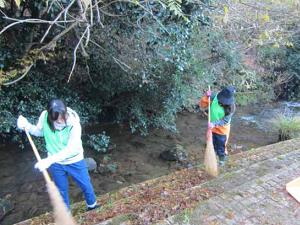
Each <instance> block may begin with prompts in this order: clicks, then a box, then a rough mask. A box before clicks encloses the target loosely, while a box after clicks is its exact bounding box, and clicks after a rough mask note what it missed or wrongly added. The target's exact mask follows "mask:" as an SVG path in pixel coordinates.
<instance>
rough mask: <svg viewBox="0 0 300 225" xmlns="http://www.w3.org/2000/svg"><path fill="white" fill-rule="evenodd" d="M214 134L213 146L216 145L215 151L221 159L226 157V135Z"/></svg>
mask: <svg viewBox="0 0 300 225" xmlns="http://www.w3.org/2000/svg"><path fill="white" fill-rule="evenodd" d="M212 134H213V144H214V149H215V152H216V153H217V155H218V156H219V157H224V156H225V144H226V139H227V137H226V135H222V134H216V133H212Z"/></svg>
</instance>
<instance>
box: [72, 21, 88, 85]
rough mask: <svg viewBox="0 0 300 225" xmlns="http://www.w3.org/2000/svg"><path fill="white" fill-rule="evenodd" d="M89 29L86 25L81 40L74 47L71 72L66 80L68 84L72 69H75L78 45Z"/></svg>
mask: <svg viewBox="0 0 300 225" xmlns="http://www.w3.org/2000/svg"><path fill="white" fill-rule="evenodd" d="M89 27H90V25H88V26H87V27H86V29H85V31H84V32H83V34H82V36H81V38H80V39H79V41H78V43H77V45H76V47H75V49H74V51H73V65H72V69H71V72H70V74H69V78H68V81H67V83H69V82H70V79H71V77H72V74H73V71H74V69H75V65H76V60H77V55H76V54H77V49H78V47H79V45H80V43H81V41H82V39H83V37H84V36H85V34H86V32H87V31H88V29H89Z"/></svg>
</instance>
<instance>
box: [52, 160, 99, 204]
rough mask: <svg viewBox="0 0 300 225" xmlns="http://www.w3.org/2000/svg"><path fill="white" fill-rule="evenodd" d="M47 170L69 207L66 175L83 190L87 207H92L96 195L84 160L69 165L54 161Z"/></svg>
mask: <svg viewBox="0 0 300 225" xmlns="http://www.w3.org/2000/svg"><path fill="white" fill-rule="evenodd" d="M49 171H50V173H51V175H52V179H53V180H54V183H55V184H56V186H57V188H58V190H59V192H60V194H61V196H62V198H63V200H64V202H65V203H66V205H67V207H68V208H69V209H70V201H69V194H68V190H69V183H68V176H71V177H72V178H73V180H74V181H75V182H76V184H77V185H78V186H79V187H80V188H81V190H82V191H83V194H84V197H85V201H86V203H87V206H88V207H94V206H95V205H96V196H95V193H94V189H93V186H92V184H91V179H90V176H89V173H88V170H87V165H86V163H85V161H84V160H81V161H79V162H76V163H72V164H69V165H62V164H58V163H54V164H52V165H51V166H50V168H49Z"/></svg>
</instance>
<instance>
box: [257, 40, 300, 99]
mask: <svg viewBox="0 0 300 225" xmlns="http://www.w3.org/2000/svg"><path fill="white" fill-rule="evenodd" d="M293 43H294V47H286V46H281V47H279V48H274V47H273V46H264V47H262V48H260V49H259V58H260V61H261V63H262V65H264V66H265V67H266V69H267V70H268V71H269V75H268V76H266V77H265V80H266V82H268V83H269V84H271V85H273V87H274V89H275V93H276V96H277V98H279V99H282V98H283V99H287V100H297V99H299V98H300V86H299V84H300V76H299V74H300V66H299V60H300V51H299V49H300V48H299V47H300V45H299V39H297V38H295V39H294V41H293Z"/></svg>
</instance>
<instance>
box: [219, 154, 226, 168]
mask: <svg viewBox="0 0 300 225" xmlns="http://www.w3.org/2000/svg"><path fill="white" fill-rule="evenodd" d="M227 159H228V156H227V155H225V156H219V165H220V166H224V165H225V162H226V161H227Z"/></svg>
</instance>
